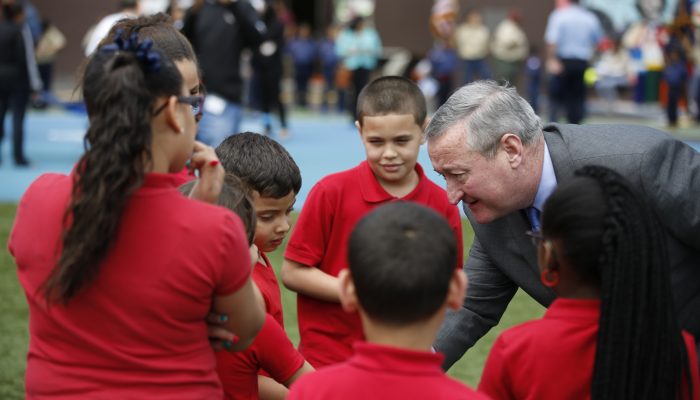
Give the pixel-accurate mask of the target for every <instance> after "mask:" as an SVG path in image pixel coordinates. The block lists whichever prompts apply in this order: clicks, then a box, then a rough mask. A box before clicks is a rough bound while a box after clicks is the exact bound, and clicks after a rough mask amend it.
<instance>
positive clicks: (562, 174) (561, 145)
mask: <svg viewBox="0 0 700 400" xmlns="http://www.w3.org/2000/svg"><path fill="white" fill-rule="evenodd" d="M562 128H563V126H562V125H559V124H549V125H547V126H545V127H544V129H543V132H544V141H545V142H547V148H548V149H549V156H550V157H551V158H552V165H553V166H554V175H555V176H556V177H557V184H559V183H560V182H564V181H567V180H569V179H571V178H572V177H573V176H574V171H575V166H574V162H573V157H571V154H570V153H569V148H568V146H567V145H566V142H565V141H564V135H563V134H562Z"/></svg>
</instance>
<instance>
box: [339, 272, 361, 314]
mask: <svg viewBox="0 0 700 400" xmlns="http://www.w3.org/2000/svg"><path fill="white" fill-rule="evenodd" d="M338 281H339V284H340V304H341V305H342V306H343V310H345V311H347V312H355V311H357V309H358V301H357V293H356V292H355V283H354V282H353V281H352V275H350V270H349V269H347V268H346V269H344V270H342V271H340V273H339V274H338Z"/></svg>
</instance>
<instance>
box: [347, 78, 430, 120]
mask: <svg viewBox="0 0 700 400" xmlns="http://www.w3.org/2000/svg"><path fill="white" fill-rule="evenodd" d="M387 114H411V115H413V119H414V121H416V125H418V126H421V127H422V126H423V123H424V122H425V116H426V115H427V107H426V105H425V96H424V95H423V92H421V90H420V88H419V87H418V85H416V84H415V83H413V81H411V80H409V79H406V78H404V77H401V76H383V77H381V78H377V79H375V80H373V81H372V82H370V83H369V84H368V85H367V86H365V87H364V88H363V89H362V91H361V92H360V95H359V96H358V97H357V120H358V121H359V122H360V126H362V125H363V123H364V121H363V119H364V117H374V116H378V115H387Z"/></svg>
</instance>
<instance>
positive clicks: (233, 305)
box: [214, 278, 265, 351]
mask: <svg viewBox="0 0 700 400" xmlns="http://www.w3.org/2000/svg"><path fill="white" fill-rule="evenodd" d="M262 304H264V301H263V300H262V295H261V294H260V290H258V287H257V286H255V284H254V283H253V280H252V279H250V278H248V280H247V281H246V283H244V284H243V286H242V287H241V288H240V289H238V290H237V291H235V292H233V293H232V294H230V295H228V296H217V297H215V298H214V309H215V310H216V312H217V313H219V314H224V315H230V316H232V317H231V318H228V320H227V321H226V322H223V323H221V326H222V327H223V328H224V329H226V330H227V331H229V332H232V333H233V334H234V335H236V338H237V340H234V341H232V346H230V347H226V349H227V350H230V351H241V350H245V349H246V348H248V346H250V345H251V343H253V339H255V336H256V335H257V334H258V332H260V329H262V326H263V323H264V322H265V308H264V307H263V306H262Z"/></svg>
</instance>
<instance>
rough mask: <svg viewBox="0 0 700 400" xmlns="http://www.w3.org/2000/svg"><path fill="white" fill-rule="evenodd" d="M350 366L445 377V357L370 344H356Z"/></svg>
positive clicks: (439, 354)
mask: <svg viewBox="0 0 700 400" xmlns="http://www.w3.org/2000/svg"><path fill="white" fill-rule="evenodd" d="M353 349H354V351H355V354H354V355H353V356H352V358H351V359H350V360H349V362H350V364H351V365H353V366H355V367H358V368H360V369H362V370H367V371H372V370H374V371H378V372H380V373H396V374H411V375H443V374H444V373H443V371H442V368H441V365H442V361H443V359H444V356H443V355H442V354H441V353H433V352H430V351H418V350H408V349H402V348H399V347H392V346H384V345H379V344H375V343H368V342H355V344H354V345H353Z"/></svg>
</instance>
